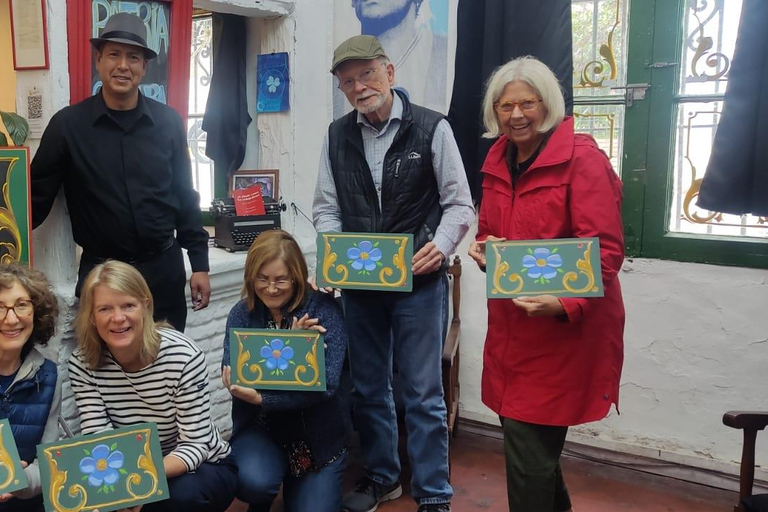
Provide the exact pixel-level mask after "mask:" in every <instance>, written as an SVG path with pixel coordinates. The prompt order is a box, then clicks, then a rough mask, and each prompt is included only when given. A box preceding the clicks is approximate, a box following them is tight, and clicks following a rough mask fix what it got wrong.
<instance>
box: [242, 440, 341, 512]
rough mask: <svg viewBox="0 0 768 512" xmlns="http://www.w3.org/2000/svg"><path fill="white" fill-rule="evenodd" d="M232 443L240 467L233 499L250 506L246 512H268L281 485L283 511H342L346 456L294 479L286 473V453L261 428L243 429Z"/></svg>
mask: <svg viewBox="0 0 768 512" xmlns="http://www.w3.org/2000/svg"><path fill="white" fill-rule="evenodd" d="M231 443H232V455H233V456H234V457H235V461H236V462H237V466H238V468H239V471H238V477H237V492H236V496H237V498H238V499H239V500H240V501H243V502H245V503H248V504H249V505H250V506H249V508H248V511H249V512H269V509H270V507H271V505H272V501H273V500H274V499H275V496H277V493H278V492H279V491H280V485H281V484H282V485H283V505H284V510H285V512H308V511H310V510H311V511H313V512H339V510H340V509H341V486H342V483H343V480H344V469H345V468H346V465H347V454H346V453H344V454H343V455H342V456H341V457H339V458H338V459H336V460H335V461H333V462H332V463H330V464H328V465H327V466H324V467H322V468H320V470H318V471H314V472H310V473H306V474H305V475H304V476H302V477H301V478H295V477H292V476H290V474H289V473H288V458H287V456H286V453H285V451H284V450H283V449H282V448H281V447H280V446H278V445H277V444H275V442H274V441H273V440H272V438H271V437H270V436H269V433H268V432H267V431H266V430H264V429H263V428H260V427H258V426H253V427H250V428H247V429H245V430H242V431H241V432H238V433H237V435H236V436H235V437H234V438H232V441H231Z"/></svg>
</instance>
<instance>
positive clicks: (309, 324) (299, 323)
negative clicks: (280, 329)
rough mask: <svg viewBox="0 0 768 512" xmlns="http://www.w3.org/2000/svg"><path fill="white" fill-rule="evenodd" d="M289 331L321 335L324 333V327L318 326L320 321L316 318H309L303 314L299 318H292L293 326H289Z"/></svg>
mask: <svg viewBox="0 0 768 512" xmlns="http://www.w3.org/2000/svg"><path fill="white" fill-rule="evenodd" d="M291 329H298V330H302V331H317V332H319V333H322V334H324V333H325V327H323V326H322V325H320V320H318V319H317V318H309V315H308V314H304V316H303V317H301V318H296V317H293V325H291Z"/></svg>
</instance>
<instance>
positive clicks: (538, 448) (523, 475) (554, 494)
mask: <svg viewBox="0 0 768 512" xmlns="http://www.w3.org/2000/svg"><path fill="white" fill-rule="evenodd" d="M501 425H502V427H504V458H505V460H506V465H507V496H508V497H509V509H510V510H511V511H512V512H564V511H566V510H568V509H570V508H571V499H570V497H569V496H568V489H566V488H565V482H564V481H563V472H562V470H561V469H560V454H561V453H562V451H563V445H564V444H565V434H566V433H567V432H568V427H551V426H547V425H534V424H532V423H524V422H522V421H516V420H512V419H509V418H501Z"/></svg>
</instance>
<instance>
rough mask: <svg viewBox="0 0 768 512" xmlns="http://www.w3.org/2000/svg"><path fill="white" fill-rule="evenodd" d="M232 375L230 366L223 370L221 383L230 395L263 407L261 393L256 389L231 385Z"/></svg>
mask: <svg viewBox="0 0 768 512" xmlns="http://www.w3.org/2000/svg"><path fill="white" fill-rule="evenodd" d="M230 373H231V370H230V368H229V366H225V367H224V368H222V369H221V383H222V384H224V387H225V388H227V389H228V390H229V392H230V394H231V395H232V396H233V397H235V398H239V399H240V400H242V401H244V402H248V403H249V404H253V405H261V393H259V392H258V391H256V390H255V389H251V388H244V387H242V386H233V385H230V380H229V378H230Z"/></svg>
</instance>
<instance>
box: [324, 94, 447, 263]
mask: <svg viewBox="0 0 768 512" xmlns="http://www.w3.org/2000/svg"><path fill="white" fill-rule="evenodd" d="M394 93H395V94H398V95H399V96H400V99H401V100H402V101H403V116H402V122H401V124H400V129H399V130H398V132H397V134H396V135H395V139H394V141H392V145H391V146H390V148H389V149H388V150H387V153H386V156H385V157H384V168H383V173H382V183H381V208H379V200H378V194H377V193H376V187H375V185H374V183H373V178H372V176H371V169H370V168H369V167H368V162H366V160H365V150H364V149H363V136H362V134H361V132H360V126H358V124H357V112H356V111H352V112H350V113H349V114H347V115H346V116H344V117H342V118H340V119H337V120H336V121H334V122H333V123H332V124H331V126H330V128H329V129H328V156H329V158H330V161H331V169H332V171H333V179H334V181H335V183H336V191H337V193H338V201H339V208H340V209H341V223H342V229H343V230H344V231H356V232H362V233H412V234H413V235H414V253H415V252H416V251H418V250H419V249H420V248H421V247H422V246H423V245H424V244H426V243H427V242H429V241H430V240H432V239H433V238H434V237H435V231H436V230H437V226H438V225H439V224H440V219H441V218H442V216H443V210H442V208H441V207H440V195H439V193H438V189H437V181H436V180H435V171H434V168H433V167H432V138H433V137H434V134H435V129H436V128H437V124H438V123H439V122H440V120H442V119H443V116H442V115H441V114H439V113H437V112H434V111H432V110H429V109H426V108H423V107H419V106H417V105H412V104H411V103H410V101H408V98H406V96H405V95H404V94H403V93H401V92H399V91H394Z"/></svg>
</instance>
